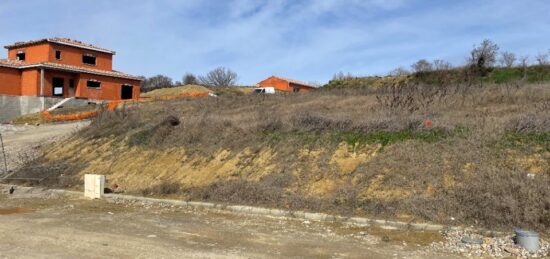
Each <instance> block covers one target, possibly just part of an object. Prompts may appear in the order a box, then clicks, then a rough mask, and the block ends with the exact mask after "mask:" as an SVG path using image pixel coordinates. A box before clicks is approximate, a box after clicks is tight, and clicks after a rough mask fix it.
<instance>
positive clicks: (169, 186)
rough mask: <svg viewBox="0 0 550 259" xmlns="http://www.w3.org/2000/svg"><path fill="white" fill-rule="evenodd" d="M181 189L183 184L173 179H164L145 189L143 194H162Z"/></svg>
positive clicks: (175, 192)
mask: <svg viewBox="0 0 550 259" xmlns="http://www.w3.org/2000/svg"><path fill="white" fill-rule="evenodd" d="M180 191H181V185H180V184H178V183H175V182H172V181H168V180H164V181H162V182H160V183H158V184H155V185H153V186H151V187H149V188H146V189H143V190H142V191H141V194H142V195H144V196H155V195H157V196H159V195H160V196H162V195H172V194H177V193H179V192H180Z"/></svg>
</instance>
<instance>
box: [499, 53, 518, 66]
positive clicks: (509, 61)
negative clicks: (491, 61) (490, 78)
mask: <svg viewBox="0 0 550 259" xmlns="http://www.w3.org/2000/svg"><path fill="white" fill-rule="evenodd" d="M500 63H501V64H502V65H503V66H504V67H507V68H511V67H513V66H514V64H515V63H516V55H515V54H514V53H512V52H508V51H505V52H502V53H501V54H500Z"/></svg>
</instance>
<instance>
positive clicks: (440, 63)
mask: <svg viewBox="0 0 550 259" xmlns="http://www.w3.org/2000/svg"><path fill="white" fill-rule="evenodd" d="M433 68H434V70H435V71H447V70H451V68H453V65H452V64H451V63H449V62H447V61H445V60H442V59H436V60H434V62H433Z"/></svg>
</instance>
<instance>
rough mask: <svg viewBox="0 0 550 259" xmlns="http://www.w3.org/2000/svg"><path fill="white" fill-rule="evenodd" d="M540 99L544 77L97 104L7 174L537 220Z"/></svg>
mask: <svg viewBox="0 0 550 259" xmlns="http://www.w3.org/2000/svg"><path fill="white" fill-rule="evenodd" d="M549 110H550V87H549V85H548V84H535V85H519V86H518V87H513V88H505V87H500V86H498V85H490V86H487V85H485V86H484V87H481V88H480V87H470V88H466V87H465V86H463V85H449V86H445V87H439V88H433V87H423V86H419V85H414V84H413V85H409V86H407V85H406V84H405V85H404V87H390V88H380V89H375V90H372V91H362V90H353V89H352V90H350V89H347V90H338V89H332V90H331V89H330V88H328V89H325V90H324V91H315V92H311V93H308V94H296V95H273V96H256V95H242V96H240V95H222V96H220V97H219V98H198V99H182V100H174V101H165V102H160V103H159V105H144V106H135V107H132V109H123V110H117V111H114V112H107V113H103V114H102V116H100V117H99V118H97V119H96V120H95V121H94V122H93V123H92V125H91V126H90V127H88V128H86V129H84V130H82V131H80V132H79V133H78V134H77V135H76V136H74V137H72V138H71V139H69V140H67V141H65V142H63V143H58V144H57V145H55V146H52V147H45V150H44V151H45V152H44V154H45V155H44V156H42V157H40V158H38V159H37V160H35V161H33V162H31V163H29V164H28V165H27V167H26V168H23V169H22V170H21V171H20V172H18V176H19V177H24V176H33V175H36V174H41V175H44V174H49V175H51V177H50V178H48V180H47V181H45V182H43V183H42V184H44V185H48V186H56V187H63V188H75V189H81V188H82V179H83V175H84V174H85V173H100V174H105V175H107V178H108V179H109V183H117V184H118V185H119V186H120V188H121V189H123V190H124V191H125V192H127V193H134V194H139V195H152V196H167V197H177V198H184V199H190V200H206V201H216V202H226V203H237V204H252V205H261V206H267V207H278V208H285V209H299V210H308V211H324V212H330V213H337V214H343V215H366V216H370V217H379V218H396V219H400V220H407V221H427V220H429V221H435V222H440V223H445V224H452V225H460V224H467V225H476V226H486V227H493V228H504V229H509V228H511V227H530V228H535V229H544V230H548V229H550V189H549V188H548V186H549V185H550V164H549V163H550V162H549V161H550V115H549V113H548V111H549ZM37 165H41V166H40V167H37ZM44 166H45V167H44ZM36 168H40V169H36ZM44 168H56V170H45V169H44Z"/></svg>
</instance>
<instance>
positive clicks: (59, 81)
mask: <svg viewBox="0 0 550 259" xmlns="http://www.w3.org/2000/svg"><path fill="white" fill-rule="evenodd" d="M64 84H65V79H63V78H59V77H54V78H53V79H52V87H53V89H52V91H53V92H52V93H53V96H63V85H64Z"/></svg>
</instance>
